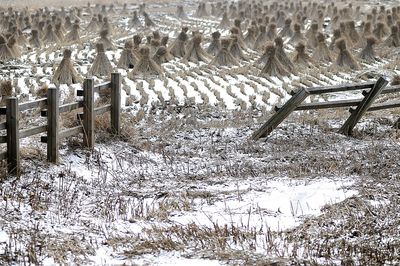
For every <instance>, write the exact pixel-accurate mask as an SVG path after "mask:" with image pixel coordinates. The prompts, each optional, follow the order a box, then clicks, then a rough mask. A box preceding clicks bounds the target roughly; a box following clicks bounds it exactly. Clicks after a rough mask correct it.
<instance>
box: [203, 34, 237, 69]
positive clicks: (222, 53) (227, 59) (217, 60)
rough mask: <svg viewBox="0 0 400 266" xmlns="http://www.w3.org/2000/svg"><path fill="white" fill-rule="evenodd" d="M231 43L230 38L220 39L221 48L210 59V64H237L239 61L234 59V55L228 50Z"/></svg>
mask: <svg viewBox="0 0 400 266" xmlns="http://www.w3.org/2000/svg"><path fill="white" fill-rule="evenodd" d="M230 44H231V40H230V39H222V40H221V49H220V50H219V52H218V53H217V55H216V56H215V57H214V59H213V60H212V61H211V63H210V64H212V65H216V66H237V65H239V62H238V61H237V60H236V58H235V57H233V56H232V54H231V53H230V51H229V47H230Z"/></svg>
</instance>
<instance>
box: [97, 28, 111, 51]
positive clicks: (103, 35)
mask: <svg viewBox="0 0 400 266" xmlns="http://www.w3.org/2000/svg"><path fill="white" fill-rule="evenodd" d="M108 34H109V32H108V31H107V30H102V31H100V39H99V40H98V41H97V42H98V43H102V44H103V46H104V49H105V50H115V46H114V44H113V43H112V42H111V40H110V39H109V38H108Z"/></svg>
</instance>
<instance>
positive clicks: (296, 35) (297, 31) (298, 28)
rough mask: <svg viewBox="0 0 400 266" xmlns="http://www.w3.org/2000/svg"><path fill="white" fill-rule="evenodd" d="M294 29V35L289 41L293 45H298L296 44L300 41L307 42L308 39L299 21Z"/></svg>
mask: <svg viewBox="0 0 400 266" xmlns="http://www.w3.org/2000/svg"><path fill="white" fill-rule="evenodd" d="M293 30H294V32H293V36H292V37H291V38H290V39H289V42H290V43H291V44H292V45H296V44H298V43H299V42H305V41H306V39H305V37H304V35H303V33H302V32H301V26H300V24H298V23H296V24H294V26H293Z"/></svg>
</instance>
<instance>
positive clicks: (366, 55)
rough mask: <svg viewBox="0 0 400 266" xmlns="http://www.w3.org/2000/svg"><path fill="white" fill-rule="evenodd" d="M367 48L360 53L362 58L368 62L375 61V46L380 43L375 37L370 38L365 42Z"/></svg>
mask: <svg viewBox="0 0 400 266" xmlns="http://www.w3.org/2000/svg"><path fill="white" fill-rule="evenodd" d="M365 42H366V44H365V47H364V48H363V49H362V50H361V52H360V58H361V59H363V60H366V61H375V60H376V56H375V50H374V46H375V44H376V43H377V42H378V41H377V39H376V38H375V37H374V36H369V37H367V38H366V40H365Z"/></svg>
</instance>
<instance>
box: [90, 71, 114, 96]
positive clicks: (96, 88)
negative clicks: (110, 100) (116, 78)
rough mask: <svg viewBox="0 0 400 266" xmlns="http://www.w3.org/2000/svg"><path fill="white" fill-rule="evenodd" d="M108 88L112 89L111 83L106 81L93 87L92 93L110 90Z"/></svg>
mask: <svg viewBox="0 0 400 266" xmlns="http://www.w3.org/2000/svg"><path fill="white" fill-rule="evenodd" d="M111 76H112V74H111ZM110 88H112V81H111V82H110V81H106V82H103V83H100V84H97V85H95V86H94V91H95V92H100V91H102V90H106V89H110Z"/></svg>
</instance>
